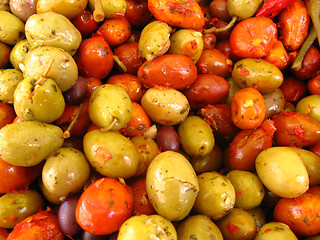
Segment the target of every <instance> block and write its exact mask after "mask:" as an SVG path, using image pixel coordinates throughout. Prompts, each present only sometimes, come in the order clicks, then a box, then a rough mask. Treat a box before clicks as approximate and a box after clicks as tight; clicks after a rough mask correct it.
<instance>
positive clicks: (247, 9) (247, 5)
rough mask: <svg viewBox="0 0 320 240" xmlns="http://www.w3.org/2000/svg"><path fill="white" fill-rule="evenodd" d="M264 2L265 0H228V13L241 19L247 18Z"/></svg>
mask: <svg viewBox="0 0 320 240" xmlns="http://www.w3.org/2000/svg"><path fill="white" fill-rule="evenodd" d="M263 2H264V1H263V0H250V1H248V0H228V1H227V9H228V13H229V15H230V16H231V17H233V16H237V17H238V18H239V19H246V18H249V17H252V16H253V15H254V14H255V13H256V12H257V11H258V9H259V8H260V6H261V5H262V3H263Z"/></svg>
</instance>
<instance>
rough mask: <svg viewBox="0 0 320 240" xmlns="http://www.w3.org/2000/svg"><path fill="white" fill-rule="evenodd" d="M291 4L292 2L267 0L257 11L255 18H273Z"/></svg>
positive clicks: (290, 0) (288, 0) (287, 0)
mask: <svg viewBox="0 0 320 240" xmlns="http://www.w3.org/2000/svg"><path fill="white" fill-rule="evenodd" d="M293 2H294V1H292V0H267V1H265V2H264V3H263V5H262V6H261V7H260V8H259V10H258V11H257V13H256V17H268V18H274V17H275V16H277V15H278V14H279V13H280V12H281V11H282V10H283V9H285V8H286V7H288V6H289V5H290V4H291V3H293Z"/></svg>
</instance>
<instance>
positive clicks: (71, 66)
mask: <svg viewBox="0 0 320 240" xmlns="http://www.w3.org/2000/svg"><path fill="white" fill-rule="evenodd" d="M52 59H53V60H54V61H53V63H52V65H51V62H52ZM23 65H24V69H23V76H24V77H29V76H34V77H38V78H40V77H41V76H42V75H43V74H44V72H46V70H47V69H48V68H49V67H50V69H49V72H48V73H47V75H46V77H49V78H52V79H53V80H55V81H56V83H57V85H58V87H59V88H60V90H61V91H62V92H65V91H67V90H68V89H70V88H71V87H72V86H73V85H74V84H75V82H76V81H77V78H78V66H77V64H76V62H75V60H74V59H73V58H72V57H71V55H70V54H69V53H67V52H66V51H64V50H63V49H61V48H57V47H52V46H41V47H38V48H35V49H33V50H31V51H29V52H28V53H27V55H26V56H25V59H24V61H23Z"/></svg>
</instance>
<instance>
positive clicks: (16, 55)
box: [10, 39, 31, 71]
mask: <svg viewBox="0 0 320 240" xmlns="http://www.w3.org/2000/svg"><path fill="white" fill-rule="evenodd" d="M30 49H31V45H30V43H29V42H28V40H27V39H23V40H21V41H19V42H17V43H16V44H15V45H14V46H13V48H12V50H11V52H10V63H11V64H12V66H13V67H14V68H15V69H18V70H20V71H22V69H21V68H20V66H19V65H20V63H23V61H24V59H25V57H26V55H27V53H28V52H29V51H30Z"/></svg>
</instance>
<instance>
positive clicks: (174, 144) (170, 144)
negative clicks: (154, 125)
mask: <svg viewBox="0 0 320 240" xmlns="http://www.w3.org/2000/svg"><path fill="white" fill-rule="evenodd" d="M156 142H157V143H158V145H159V147H160V148H161V151H170V150H171V151H175V152H178V151H179V148H180V140H179V136H178V133H177V131H176V130H175V129H174V128H173V127H172V126H161V127H159V129H158V131H157V135H156Z"/></svg>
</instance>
